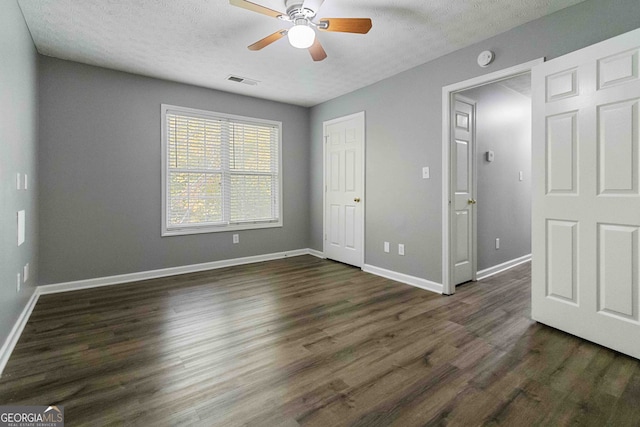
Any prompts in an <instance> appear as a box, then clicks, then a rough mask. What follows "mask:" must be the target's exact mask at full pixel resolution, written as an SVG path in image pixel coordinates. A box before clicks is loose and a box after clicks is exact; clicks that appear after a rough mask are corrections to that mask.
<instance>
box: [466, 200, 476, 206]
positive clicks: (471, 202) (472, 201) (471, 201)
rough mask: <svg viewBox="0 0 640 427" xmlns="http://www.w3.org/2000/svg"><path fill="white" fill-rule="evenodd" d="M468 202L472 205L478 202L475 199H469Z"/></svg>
mask: <svg viewBox="0 0 640 427" xmlns="http://www.w3.org/2000/svg"><path fill="white" fill-rule="evenodd" d="M467 203H468V204H470V205H475V204H476V203H477V202H476V201H475V200H474V199H469V200H467Z"/></svg>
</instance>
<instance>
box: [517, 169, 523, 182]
mask: <svg viewBox="0 0 640 427" xmlns="http://www.w3.org/2000/svg"><path fill="white" fill-rule="evenodd" d="M518 178H520V181H522V180H524V172H523V171H520V174H519V175H518Z"/></svg>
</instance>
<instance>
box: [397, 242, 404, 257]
mask: <svg viewBox="0 0 640 427" xmlns="http://www.w3.org/2000/svg"><path fill="white" fill-rule="evenodd" d="M398 255H404V244H402V243H398Z"/></svg>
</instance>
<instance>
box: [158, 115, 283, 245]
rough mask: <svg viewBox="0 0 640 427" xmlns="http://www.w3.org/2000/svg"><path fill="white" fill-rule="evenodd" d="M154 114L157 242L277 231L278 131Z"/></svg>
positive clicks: (231, 119) (275, 126)
mask: <svg viewBox="0 0 640 427" xmlns="http://www.w3.org/2000/svg"><path fill="white" fill-rule="evenodd" d="M162 107H163V110H162V112H163V114H162V115H163V138H162V139H163V144H162V145H163V147H162V149H163V165H164V168H163V184H164V189H165V191H164V199H163V200H164V215H163V216H164V221H163V222H164V228H163V235H171V234H188V233H196V232H211V231H226V230H230V229H247V228H263V227H273V226H280V225H282V220H281V212H280V211H281V204H280V189H281V178H280V145H281V143H280V141H281V139H280V133H281V123H279V122H271V121H265V120H258V119H251V118H246V117H238V116H231V115H226V114H220V113H213V112H207V111H201V110H193V109H187V108H182V107H174V106H167V105H163V106H162Z"/></svg>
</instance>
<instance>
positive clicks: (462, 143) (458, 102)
mask: <svg viewBox="0 0 640 427" xmlns="http://www.w3.org/2000/svg"><path fill="white" fill-rule="evenodd" d="M452 109H453V111H452V112H451V117H452V123H451V126H452V132H451V135H452V138H451V191H452V195H451V199H450V200H451V204H452V207H453V209H451V211H450V212H451V219H450V221H451V222H450V223H451V240H450V242H451V244H450V247H451V258H450V259H451V261H452V263H453V265H452V273H453V274H452V276H453V284H454V285H459V284H460V283H464V282H468V281H470V280H473V279H475V277H474V275H475V273H476V257H475V249H476V245H475V224H476V220H475V213H476V209H475V205H476V200H475V181H476V180H475V157H476V150H475V141H474V137H475V132H474V129H475V102H474V101H472V100H470V99H467V98H464V97H462V96H460V95H454V99H453V102H452Z"/></svg>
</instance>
